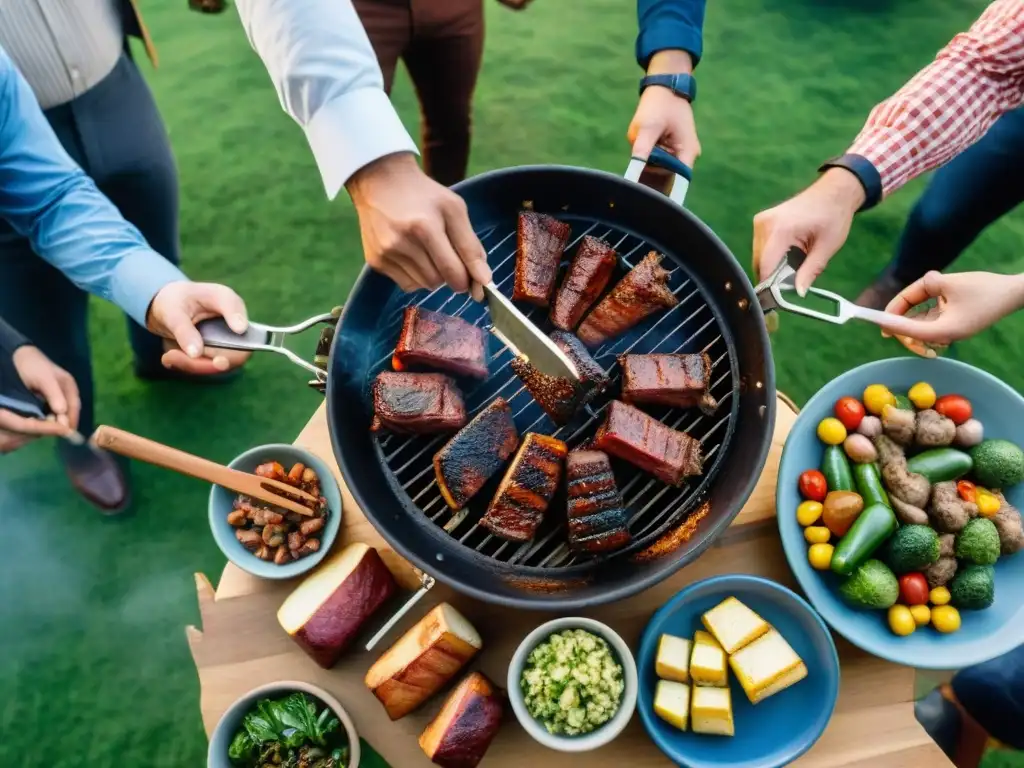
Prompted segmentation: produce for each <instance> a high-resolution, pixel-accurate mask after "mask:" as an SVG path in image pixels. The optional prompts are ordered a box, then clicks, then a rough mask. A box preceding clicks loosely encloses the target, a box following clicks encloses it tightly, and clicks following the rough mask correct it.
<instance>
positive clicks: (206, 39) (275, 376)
mask: <svg viewBox="0 0 1024 768" xmlns="http://www.w3.org/2000/svg"><path fill="white" fill-rule="evenodd" d="M143 5H144V7H145V8H146V9H147V20H148V22H149V25H150V28H151V29H152V31H153V34H154V36H155V38H156V42H157V44H158V46H159V48H160V54H161V62H162V63H161V68H160V70H159V71H156V72H153V71H151V70H150V69H149V68H148V65H145V64H143V69H144V70H145V71H146V72H147V75H148V77H149V80H150V82H151V83H152V86H153V89H154V90H155V92H156V95H157V99H158V102H159V103H160V106H161V109H162V111H163V113H164V116H165V118H166V121H167V125H168V127H169V129H170V134H171V139H172V142H173V144H174V149H175V153H176V155H177V158H178V164H179V168H180V173H181V188H182V211H181V232H182V245H183V249H182V250H183V254H184V266H185V268H186V270H187V271H188V272H189V274H190V275H191V276H192V277H194V278H196V279H201V280H220V281H224V282H228V283H230V284H231V285H232V286H234V287H235V288H236V289H237V290H238V291H239V292H240V293H241V294H242V296H243V297H244V298H245V299H246V300H247V302H248V305H249V309H250V313H251V316H252V318H254V319H257V320H260V321H264V322H271V323H274V322H294V321H296V320H299V319H302V318H305V317H307V316H308V315H310V314H311V313H313V312H316V311H323V310H326V309H329V308H330V307H332V306H334V305H335V304H337V303H339V302H340V301H342V300H343V299H344V297H345V295H346V294H347V292H348V290H349V287H350V285H351V283H352V281H353V279H354V278H355V276H356V274H357V273H358V271H359V269H360V267H361V265H362V256H361V249H360V241H359V232H358V228H357V224H356V219H355V216H354V213H353V211H352V208H351V206H350V205H349V203H348V202H347V200H338V201H336V202H335V203H333V204H329V203H328V202H327V201H326V200H325V199H324V195H323V189H322V187H321V184H320V179H319V176H318V174H317V172H316V169H315V167H314V163H313V160H312V158H311V156H310V153H309V151H308V148H307V147H306V144H305V141H304V139H303V136H302V133H301V131H300V130H299V129H298V128H297V127H296V126H295V125H294V124H293V123H292V122H291V121H290V120H289V119H288V118H287V117H286V116H285V115H284V114H283V113H282V111H281V109H280V107H279V105H278V102H277V100H276V97H275V94H274V92H273V89H272V88H271V86H270V82H269V79H268V77H267V75H266V73H265V71H264V70H263V68H262V65H261V64H260V62H259V60H258V59H257V57H256V55H255V54H254V53H253V52H252V51H251V50H250V49H249V46H248V43H247V41H246V40H245V37H244V34H243V33H242V30H241V27H240V25H239V23H238V19H237V17H236V14H235V13H234V12H233V11H232V12H230V13H228V14H225V15H224V16H221V17H205V16H199V15H196V14H191V13H188V12H187V11H186V10H185V6H186V3H185V2H184V0H149V2H147V3H143ZM487 5H488V8H487V12H488V19H487V20H488V42H487V53H486V60H485V63H484V70H483V74H482V77H481V81H480V86H479V90H478V93H477V99H476V123H475V125H476V128H475V137H476V138H475V144H474V151H473V159H472V168H471V170H472V172H474V173H476V172H480V171H484V170H487V169H490V168H496V167H502V166H508V165H516V164H524V163H569V164H574V165H582V166H591V167H596V168H602V169H606V170H609V171H614V172H621V171H623V170H624V169H625V165H626V162H627V159H628V152H629V147H628V145H627V143H626V141H625V139H624V134H625V130H626V125H627V124H628V122H629V119H630V117H631V115H632V110H633V108H634V106H635V93H636V79H637V77H638V75H639V70H638V69H637V67H636V65H635V63H634V62H633V60H632V50H633V37H634V33H635V18H634V15H633V3H631V2H624V1H623V0H536V2H535V3H534V5H533V6H532V7H531V8H530V9H529V10H528V11H527V12H524V13H521V14H513V13H511V12H508V11H506V10H505V9H503V8H501V7H499V6H498V5H497V3H494V2H490V1H488V2H487ZM985 5H986V3H985V2H984V0H928V1H927V2H926V1H925V0H898V1H897V0H845V1H843V2H840V1H839V0H714V2H712V3H711V4H710V6H711V8H710V10H709V13H708V21H707V30H706V56H705V59H704V62H703V63H702V64H701V66H700V68H699V72H698V76H699V78H700V81H701V83H700V85H701V98H700V101H699V103H698V107H697V114H698V128H699V131H700V137H701V143H702V145H703V147H704V156H703V157H702V158H701V160H700V161H699V163H698V166H697V173H696V177H695V180H694V183H693V186H692V189H691V192H690V197H689V204H690V205H691V206H692V208H693V210H694V211H695V212H696V213H697V214H698V215H699V216H700V217H702V218H703V219H704V220H705V221H706V222H707V223H708V224H709V225H710V226H711V227H712V228H713V229H714V230H715V231H716V232H717V233H719V235H720V236H721V237H722V238H723V239H724V240H725V242H726V243H727V244H728V245H729V247H730V248H731V249H732V250H733V252H734V253H735V254H736V256H737V257H738V258H739V259H740V260H741V261H742V262H744V263H747V262H749V253H750V251H749V248H750V238H751V227H750V222H751V218H752V217H753V215H754V214H755V213H756V212H757V211H758V210H760V209H762V208H764V207H767V206H769V205H771V204H773V203H775V202H777V201H779V200H781V199H783V198H785V197H786V196H788V195H790V194H792V193H794V192H796V191H797V190H798V189H800V188H802V187H803V186H804V185H805V184H806V183H808V182H809V181H810V180H811V179H813V177H814V169H815V168H816V167H817V165H818V164H819V163H820V162H821V160H822V159H824V158H826V157H829V156H831V155H834V154H837V153H838V152H841V151H842V150H843V149H844V148H845V147H846V145H847V143H848V142H849V141H850V140H851V139H852V138H853V136H854V135H855V133H856V131H857V129H858V128H859V126H860V125H861V123H862V121H863V119H864V117H865V116H866V114H867V112H868V110H869V109H870V107H871V106H872V105H873V104H874V103H875V102H877V101H878V100H880V99H882V98H884V97H885V96H887V95H888V94H889V93H891V92H892V91H893V90H894V89H895V88H896V87H898V86H899V85H900V84H901V83H902V82H903V81H904V80H905V79H906V78H907V77H909V76H910V75H911V74H912V73H913V72H914V71H915V70H917V69H918V68H919V67H921V66H922V65H924V64H925V63H926V62H927V61H928V60H929V59H930V58H931V56H932V55H933V54H934V52H935V51H936V50H937V49H938V48H939V47H941V46H942V45H943V44H944V43H945V42H946V41H947V40H948V39H949V38H950V37H951V36H952V35H953V34H954V33H955V32H956V31H957V30H959V29H963V28H965V27H966V26H967V25H968V24H969V23H970V22H971V20H972V19H973V18H974V17H975V16H976V15H977V14H978V13H979V12H980V11H981V9H982V8H984V6H985ZM395 103H396V104H397V105H398V107H399V109H400V110H401V113H402V115H403V118H404V119H405V120H406V123H407V125H408V126H409V128H410V129H411V130H413V131H415V130H416V119H417V115H416V105H415V99H414V97H413V94H412V91H411V89H410V87H409V84H408V80H407V79H404V78H401V79H400V80H399V84H398V86H397V88H396V93H395ZM921 188H922V187H921V186H920V185H912V186H911V188H910V189H908V190H906V191H904V192H901V193H900V194H899V195H897V196H896V197H895V198H894V199H893V200H891V201H889V202H888V203H887V204H886V205H884V206H882V207H881V209H879V210H876V211H875V212H872V213H870V214H868V215H866V216H864V217H863V218H861V219H859V220H858V222H857V223H856V226H855V228H854V231H853V233H852V235H851V237H850V241H849V244H848V245H847V247H846V248H845V249H844V251H843V252H842V254H840V256H839V257H837V258H836V260H835V262H834V264H833V266H832V267H831V268H830V269H829V272H828V274H827V275H826V276H825V277H824V278H823V279H822V281H821V282H820V284H821V285H823V286H825V287H828V288H832V289H835V290H838V291H840V292H841V293H843V294H845V295H847V296H851V297H852V296H854V295H856V293H857V292H858V291H859V290H860V288H861V287H862V286H863V284H864V283H865V282H866V281H867V280H868V278H869V277H870V276H871V275H873V274H874V272H875V271H877V270H879V269H880V268H881V267H882V266H883V265H884V264H885V262H886V261H887V260H888V258H889V256H890V254H891V252H892V249H893V243H894V241H895V239H896V236H897V234H898V232H899V230H900V227H901V225H902V222H903V220H904V218H905V216H906V213H907V211H908V209H909V207H910V205H911V203H912V202H913V200H914V198H915V196H916V194H917V193H918V192H919V191H920V189H921ZM1022 242H1024V221H1022V220H1021V218H1020V217H1019V216H1010V217H1007V218H1006V219H1004V220H1003V221H1001V222H999V223H998V224H997V225H995V226H994V227H992V229H991V230H990V231H989V232H987V233H986V234H985V235H984V237H982V238H981V240H980V241H979V242H978V243H977V244H976V245H975V246H974V247H973V248H972V249H971V251H970V253H969V254H968V255H967V256H966V257H965V258H964V260H963V262H962V263H961V264H960V265H959V267H960V268H961V269H985V268H989V269H995V270H999V271H1007V272H1009V271H1017V272H1020V271H1024V255H1022V253H1021V244H1022ZM1022 330H1024V317H1017V318H1013V319H1010V320H1007V321H1005V322H1003V323H1002V324H1001V325H1000V326H999V327H998V328H996V329H993V330H990V331H988V332H987V333H985V334H982V335H981V336H979V337H977V338H975V339H973V340H972V341H970V342H968V343H965V344H963V345H962V348H961V349H960V351H959V355H960V357H961V359H964V360H966V361H968V362H971V363H974V364H975V365H979V366H981V367H982V368H985V369H987V370H989V371H992V372H993V373H995V374H997V375H999V376H1001V377H1003V378H1004V379H1005V380H1007V381H1008V382H1009V383H1010V384H1012V385H1013V386H1015V387H1017V388H1018V389H1019V388H1020V387H1021V384H1022V383H1024V370H1022V369H1021V367H1020V366H1019V365H1017V364H1015V363H1016V361H1017V360H1019V359H1020V358H1019V351H1020V350H1021V342H1020V341H1019V339H1020V337H1021V332H1022ZM91 335H92V339H93V342H94V345H95V355H94V359H95V362H96V366H97V371H98V373H97V379H98V390H99V393H100V397H99V404H98V415H99V420H100V421H101V422H102V423H109V424H115V425H117V426H120V427H123V428H125V429H129V430H133V431H137V432H141V433H142V434H145V435H148V436H150V437H152V438H154V439H157V440H161V441H165V442H168V443H170V444H172V445H176V446H179V447H181V448H183V449H185V450H189V451H193V452H197V453H201V454H203V455H206V456H209V457H210V458H213V459H216V460H222V461H226V460H229V459H230V458H231V457H232V456H234V455H236V454H237V453H239V452H241V451H242V450H244V449H246V448H248V447H250V446H252V445H255V444H258V443H265V442H272V441H289V440H291V439H292V438H293V436H294V435H295V434H296V433H297V432H298V430H299V429H300V428H301V427H302V425H303V424H304V423H305V421H306V420H307V418H308V417H309V415H310V414H311V413H312V411H313V409H314V408H315V407H316V406H317V404H318V400H319V396H318V395H316V394H315V393H313V392H311V391H309V390H308V389H307V388H306V387H305V384H304V381H305V378H304V376H303V374H302V373H301V372H300V371H298V370H297V369H295V368H293V367H291V366H289V365H288V364H286V363H285V362H283V361H281V360H279V359H277V358H270V359H256V360H254V361H253V362H252V364H251V365H250V366H249V368H248V370H247V371H246V373H245V375H244V376H243V377H242V378H241V379H240V380H238V381H236V382H234V383H232V384H229V385H226V386H225V387H219V388H216V387H211V388H195V387H182V386H174V385H144V384H142V383H139V382H138V381H136V380H135V379H134V378H133V377H132V376H131V373H130V362H131V361H130V357H129V348H128V345H127V343H126V341H125V337H124V328H123V322H122V320H121V318H120V317H119V316H118V313H117V312H116V311H115V310H114V309H113V308H112V307H110V306H105V305H100V304H99V303H98V302H97V303H96V305H95V309H94V311H93V315H92V326H91ZM774 344H775V348H776V349H775V360H776V364H777V367H778V375H779V386H780V388H781V389H783V390H784V391H786V392H788V393H789V394H791V395H793V396H794V397H795V398H797V400H799V401H803V400H805V399H806V398H807V397H808V396H809V395H811V394H812V393H813V392H814V391H815V390H816V389H817V388H818V387H820V386H821V385H822V384H824V383H825V382H827V381H829V380H830V379H831V378H832V377H834V376H836V375H837V374H839V373H841V372H842V371H844V370H846V369H848V368H850V367H852V366H854V365H857V364H859V363H862V362H865V361H868V360H873V359H877V358H880V357H885V356H889V355H894V354H897V353H898V350H899V349H900V348H899V347H897V346H895V344H894V343H892V342H884V341H883V340H882V339H880V338H879V336H878V333H877V330H873V329H872V328H870V327H849V328H843V329H842V330H841V331H837V330H834V329H832V328H830V327H827V326H825V325H823V324H818V323H815V322H813V321H804V320H801V319H796V318H788V317H787V318H783V323H782V330H781V331H780V333H779V334H777V336H776V338H775V340H774ZM2 466H3V474H2V477H3V482H2V485H0V509H2V515H3V524H4V527H5V529H6V530H7V536H8V538H7V541H8V542H9V546H8V555H7V556H6V558H5V563H4V566H3V567H2V569H0V572H2V574H3V575H2V578H0V656H2V658H3V659H4V663H3V664H2V665H0V691H2V692H3V697H2V698H3V701H2V703H0V733H2V734H4V736H3V739H0V755H2V756H4V757H5V758H6V759H4V760H0V762H3V763H5V764H11V765H14V764H18V765H24V766H29V765H33V766H35V765H39V766H43V765H46V766H49V767H50V768H65V767H68V768H70V767H71V766H74V767H75V768H77V767H78V766H82V765H90V766H114V765H117V766H152V767H153V768H157V767H158V766H160V767H167V768H171V767H173V768H180V767H181V766H196V765H200V764H202V761H203V755H204V752H205V739H204V737H203V733H202V727H201V723H200V719H199V708H198V684H197V679H196V674H195V670H194V668H193V666H192V662H191V658H190V656H189V654H188V650H187V647H186V643H185V637H184V633H183V629H182V628H183V627H184V625H185V624H187V623H190V622H194V621H196V620H197V618H198V617H197V610H196V605H195V593H194V588H193V583H192V579H191V574H192V573H193V572H195V571H204V572H206V573H208V574H210V575H211V576H213V577H216V576H217V574H219V572H220V569H221V567H222V566H223V558H222V556H221V555H220V553H219V552H218V551H217V549H216V548H215V546H214V544H213V542H212V540H211V538H210V536H209V534H208V529H207V524H206V493H207V489H206V488H205V487H204V486H203V484H201V483H194V482H189V481H187V480H185V479H182V478H179V477H177V476H174V475H171V474H169V473H166V472H161V471H158V470H156V469H152V468H150V467H146V466H137V467H136V468H135V469H134V480H135V496H136V506H137V514H136V515H135V516H134V517H132V518H128V519H123V520H116V521H108V520H103V519H100V517H99V516H98V515H96V514H95V513H94V512H93V511H92V510H91V509H90V508H88V507H87V506H86V505H85V504H84V503H82V502H80V501H79V500H78V499H77V498H75V497H74V496H73V494H72V493H71V492H70V490H69V488H68V486H67V484H66V482H65V480H64V479H63V475H62V474H61V473H60V471H59V469H58V468H57V466H56V465H55V463H54V462H53V461H52V453H51V450H50V447H49V446H46V445H36V446H33V447H31V448H30V449H26V450H25V451H23V452H21V453H19V454H16V455H14V456H12V457H5V458H3V459H2ZM1000 760H1001V758H992V759H991V761H990V766H995V765H997V764H999V763H998V762H997V761H1000ZM1001 764H1003V765H1007V766H1008V765H1011V764H1013V762H1012V761H1011V760H1010V759H1006V761H1005V762H1002V763H1001ZM1017 764H1020V763H1019V762H1018V763H1017Z"/></svg>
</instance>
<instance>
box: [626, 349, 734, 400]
mask: <svg viewBox="0 0 1024 768" xmlns="http://www.w3.org/2000/svg"><path fill="white" fill-rule="evenodd" d="M619 367H620V368H622V399H623V400H625V401H626V402H627V403H652V404H654V405H670V406H673V407H675V408H692V407H693V406H695V405H696V406H700V409H701V410H702V411H704V412H705V413H714V412H715V409H716V408H718V402H717V401H716V400H715V398H714V397H712V396H711V393H710V392H709V391H708V390H709V389H710V387H711V358H710V357H708V355H707V353H706V352H702V353H700V354H695V355H679V354H675V355H622V356H621V357H619Z"/></svg>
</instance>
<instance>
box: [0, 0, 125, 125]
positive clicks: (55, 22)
mask: <svg viewBox="0 0 1024 768" xmlns="http://www.w3.org/2000/svg"><path fill="white" fill-rule="evenodd" d="M123 46H124V29H123V25H122V22H121V15H120V9H119V5H118V0H0V47H2V48H4V49H6V51H7V53H8V54H9V55H10V57H11V58H12V59H13V60H14V63H15V64H16V65H17V66H18V69H20V70H21V72H22V74H23V75H24V76H25V79H26V80H28V83H29V85H30V86H31V87H32V91H33V92H34V93H35V95H36V98H37V99H38V100H39V104H40V105H41V106H42V107H43V109H49V108H50V107H55V106H57V105H58V104H66V103H67V102H69V101H71V100H72V99H74V98H76V97H78V96H81V95H82V94H83V93H85V92H86V91H88V90H89V89H90V88H92V87H93V86H94V85H96V84H97V83H99V82H100V81H101V80H102V79H103V78H105V77H106V76H107V75H109V74H110V72H111V71H112V70H113V69H114V65H115V64H117V61H118V59H119V58H120V56H121V52H122V50H123Z"/></svg>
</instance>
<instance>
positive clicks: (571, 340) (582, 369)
mask: <svg viewBox="0 0 1024 768" xmlns="http://www.w3.org/2000/svg"><path fill="white" fill-rule="evenodd" d="M548 336H549V337H550V338H551V340H552V341H553V342H555V346H557V347H558V348H559V349H560V350H562V351H563V352H565V354H566V355H568V356H569V359H570V360H572V362H573V365H575V366H576V371H577V373H579V375H580V381H584V382H587V383H589V384H591V385H592V386H593V390H592V393H591V397H593V396H594V395H597V394H599V393H600V392H603V391H604V390H605V388H607V386H608V374H607V373H605V372H604V368H602V367H601V366H600V365H598V364H597V361H596V360H595V359H594V358H593V357H592V356H591V354H590V350H588V349H587V348H586V347H585V346H584V345H583V342H581V341H580V340H579V339H577V338H576V335H575V334H573V333H569V332H567V331H552V332H551V333H550V334H548Z"/></svg>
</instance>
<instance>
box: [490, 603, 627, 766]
mask: <svg viewBox="0 0 1024 768" xmlns="http://www.w3.org/2000/svg"><path fill="white" fill-rule="evenodd" d="M566 629H583V630H586V631H588V632H592V633H593V634H595V635H597V636H598V637H601V638H604V640H605V641H606V642H607V643H608V645H609V646H610V647H611V649H612V652H613V653H614V654H615V656H616V657H617V659H618V661H619V663H620V664H622V677H623V680H624V682H625V690H623V692H622V701H621V702H620V703H619V709H618V711H617V712H616V713H615V716H614V717H613V718H612V719H611V720H609V721H608V722H607V723H605V724H604V725H602V726H601V727H600V728H598V729H597V730H596V731H591V732H590V733H586V734H583V735H581V736H560V735H556V734H553V733H548V730H547V728H545V727H544V726H543V725H542V724H541V723H540V722H539V721H537V720H535V719H534V718H533V716H531V715H530V713H529V712H527V710H526V702H525V701H524V700H523V690H522V688H521V687H520V685H519V678H520V677H521V676H522V674H523V667H524V666H525V664H526V657H527V656H529V655H530V652H531V651H532V650H533V649H534V648H536V647H537V646H538V645H540V644H541V643H542V642H544V641H545V640H547V639H548V637H550V636H551V635H553V634H555V633H556V632H561V631H563V630H566ZM507 686H508V697H509V700H510V701H511V703H512V711H513V712H515V713H516V719H517V720H519V724H520V725H522V726H523V728H525V729H526V732H527V733H528V734H530V735H531V736H532V737H533V738H534V740H536V741H538V742H539V743H541V744H543V745H544V746H545V747H549V748H550V749H555V750H558V751H559V752H588V751H590V750H592V749H597V748H598V747H602V746H604V745H605V744H608V743H609V742H610V741H612V740H613V739H614V738H615V737H616V736H618V735H619V734H620V733H622V730H623V729H624V728H625V727H626V725H627V724H628V723H629V720H630V718H631V717H633V711H634V710H635V709H636V695H637V688H638V682H637V675H636V660H635V659H634V658H633V652H632V651H630V649H629V646H628V645H626V642H625V641H624V640H623V639H622V638H621V637H620V636H619V634H618V633H617V632H616V631H615V630H613V629H612V628H611V627H609V626H608V625H607V624H602V623H601V622H599V621H594V620H593V619H584V618H579V617H571V616H570V617H566V618H562V619H554V620H553V621H549V622H547V623H545V624H541V625H540V626H539V627H537V628H536V629H535V630H533V632H531V633H530V634H528V635H527V636H526V639H524V640H523V642H521V643H520V644H519V647H518V648H517V649H516V652H515V654H514V655H513V656H512V661H511V662H510V663H509V665H508V684H507Z"/></svg>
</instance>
